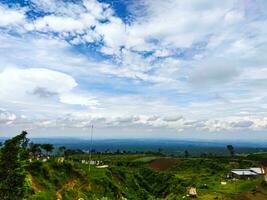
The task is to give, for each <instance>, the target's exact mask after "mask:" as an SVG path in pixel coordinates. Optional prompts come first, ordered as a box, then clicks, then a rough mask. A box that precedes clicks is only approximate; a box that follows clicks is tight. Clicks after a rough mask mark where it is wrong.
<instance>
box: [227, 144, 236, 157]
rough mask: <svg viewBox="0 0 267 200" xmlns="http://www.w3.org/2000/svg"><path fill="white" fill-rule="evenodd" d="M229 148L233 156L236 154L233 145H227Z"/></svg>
mask: <svg viewBox="0 0 267 200" xmlns="http://www.w3.org/2000/svg"><path fill="white" fill-rule="evenodd" d="M227 149H228V151H229V153H230V155H231V156H232V157H233V156H234V155H235V149H234V147H233V145H227Z"/></svg>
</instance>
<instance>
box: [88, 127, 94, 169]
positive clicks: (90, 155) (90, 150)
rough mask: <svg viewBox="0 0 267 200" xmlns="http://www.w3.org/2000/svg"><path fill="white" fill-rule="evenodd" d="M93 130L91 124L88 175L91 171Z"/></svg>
mask: <svg viewBox="0 0 267 200" xmlns="http://www.w3.org/2000/svg"><path fill="white" fill-rule="evenodd" d="M93 130H94V125H93V124H92V126H91V141H90V149H89V173H90V171H91V161H92V144H93Z"/></svg>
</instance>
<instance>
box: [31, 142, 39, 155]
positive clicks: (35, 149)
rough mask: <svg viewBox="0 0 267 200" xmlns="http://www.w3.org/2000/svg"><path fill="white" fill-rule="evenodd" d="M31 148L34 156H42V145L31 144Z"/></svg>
mask: <svg viewBox="0 0 267 200" xmlns="http://www.w3.org/2000/svg"><path fill="white" fill-rule="evenodd" d="M29 146H30V147H29V151H30V153H31V154H32V155H33V156H38V155H40V154H41V152H42V151H41V144H34V143H30V145H29Z"/></svg>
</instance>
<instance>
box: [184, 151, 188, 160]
mask: <svg viewBox="0 0 267 200" xmlns="http://www.w3.org/2000/svg"><path fill="white" fill-rule="evenodd" d="M184 157H186V158H188V157H189V152H188V151H187V150H185V151H184Z"/></svg>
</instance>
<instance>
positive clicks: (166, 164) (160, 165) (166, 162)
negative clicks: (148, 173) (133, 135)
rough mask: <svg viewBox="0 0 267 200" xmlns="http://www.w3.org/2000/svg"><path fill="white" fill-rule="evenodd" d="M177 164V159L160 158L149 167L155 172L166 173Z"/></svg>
mask: <svg viewBox="0 0 267 200" xmlns="http://www.w3.org/2000/svg"><path fill="white" fill-rule="evenodd" d="M176 164H177V160H176V159H175V158H159V159H156V160H154V161H152V162H151V163H150V164H149V166H150V167H151V168H153V169H155V170H159V171H165V170H168V169H170V168H172V167H174V166H175V165H176Z"/></svg>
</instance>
